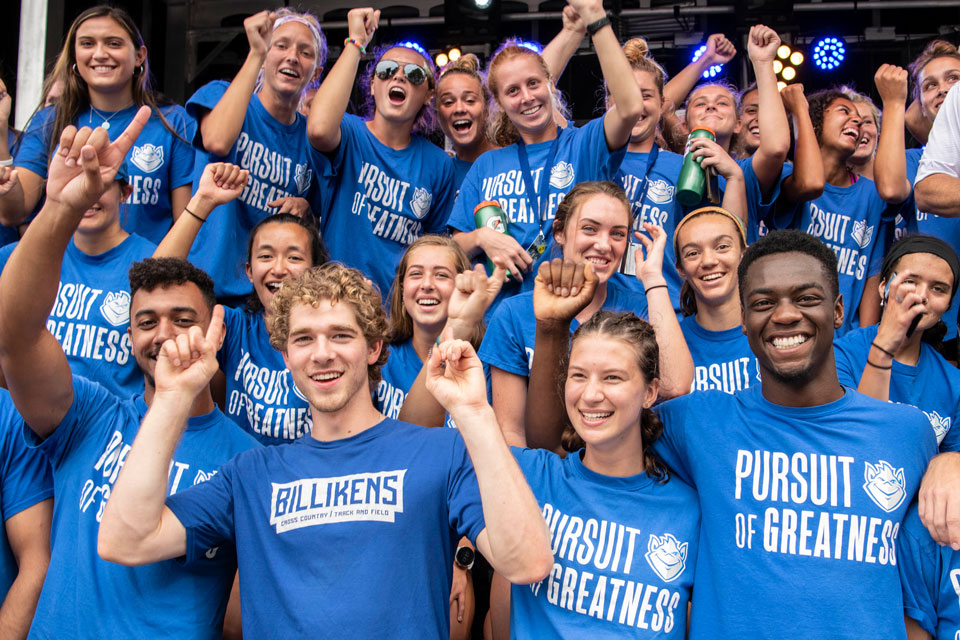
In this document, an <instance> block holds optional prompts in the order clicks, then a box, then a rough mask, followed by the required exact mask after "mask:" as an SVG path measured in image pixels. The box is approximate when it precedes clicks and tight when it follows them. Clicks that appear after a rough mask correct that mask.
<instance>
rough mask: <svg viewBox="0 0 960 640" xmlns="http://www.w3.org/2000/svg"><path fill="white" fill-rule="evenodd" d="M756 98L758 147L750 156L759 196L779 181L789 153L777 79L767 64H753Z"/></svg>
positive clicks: (784, 110) (785, 120) (787, 126)
mask: <svg viewBox="0 0 960 640" xmlns="http://www.w3.org/2000/svg"><path fill="white" fill-rule="evenodd" d="M753 70H754V73H755V74H756V77H757V98H758V108H759V116H758V118H757V123H758V125H759V126H760V146H759V147H757V151H756V153H754V154H753V160H752V162H753V171H754V173H755V174H756V175H757V181H758V182H759V184H760V193H762V194H764V195H765V196H766V195H769V194H770V193H772V191H773V189H774V187H775V186H776V184H777V182H778V181H779V180H780V172H781V170H782V169H783V163H784V161H786V159H787V153H789V152H790V125H789V124H788V122H787V112H786V109H784V108H783V100H781V99H780V92H779V91H778V90H777V76H776V74H775V73H774V72H773V63H772V62H770V61H756V62H754V63H753Z"/></svg>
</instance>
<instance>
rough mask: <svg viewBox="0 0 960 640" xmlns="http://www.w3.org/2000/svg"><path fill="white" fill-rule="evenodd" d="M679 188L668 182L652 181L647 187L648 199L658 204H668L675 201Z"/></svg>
mask: <svg viewBox="0 0 960 640" xmlns="http://www.w3.org/2000/svg"><path fill="white" fill-rule="evenodd" d="M676 190H677V188H676V187H675V186H673V185H672V184H670V183H669V182H667V181H666V180H651V181H650V185H649V186H648V187H647V198H648V199H649V200H650V202H653V203H656V204H667V203H668V202H672V201H673V194H674V193H675V192H676Z"/></svg>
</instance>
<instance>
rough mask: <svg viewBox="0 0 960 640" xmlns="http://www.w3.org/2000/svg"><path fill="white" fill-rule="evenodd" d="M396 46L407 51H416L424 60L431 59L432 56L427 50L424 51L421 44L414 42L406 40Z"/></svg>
mask: <svg viewBox="0 0 960 640" xmlns="http://www.w3.org/2000/svg"><path fill="white" fill-rule="evenodd" d="M394 46H396V47H404V48H406V49H413V50H414V51H416V52H417V53H419V54H420V55H421V56H423V59H424V60H429V59H430V54H429V53H427V50H426V49H424V48H423V45H421V44H420V43H419V42H414V41H413V40H404V41H403V42H398V43H397V44H395V45H394Z"/></svg>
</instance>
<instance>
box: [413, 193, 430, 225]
mask: <svg viewBox="0 0 960 640" xmlns="http://www.w3.org/2000/svg"><path fill="white" fill-rule="evenodd" d="M432 201H433V195H432V194H431V193H430V192H429V191H427V190H426V189H424V188H423V187H416V188H415V189H414V190H413V197H412V198H410V210H411V211H413V215H415V216H417V219H418V220H422V219H423V216H425V215H427V214H428V213H429V212H430V203H431V202H432Z"/></svg>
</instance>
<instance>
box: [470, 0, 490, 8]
mask: <svg viewBox="0 0 960 640" xmlns="http://www.w3.org/2000/svg"><path fill="white" fill-rule="evenodd" d="M473 6H475V7H476V8H477V9H481V10H483V9H489V8H490V0H473Z"/></svg>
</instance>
